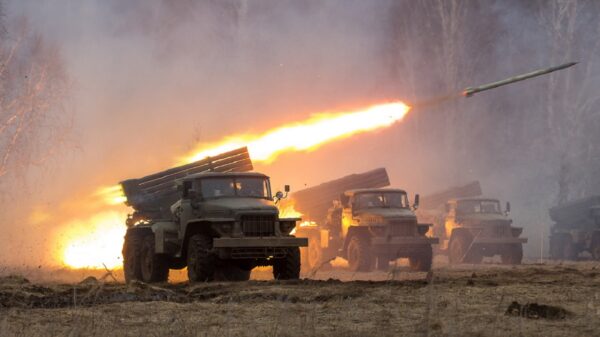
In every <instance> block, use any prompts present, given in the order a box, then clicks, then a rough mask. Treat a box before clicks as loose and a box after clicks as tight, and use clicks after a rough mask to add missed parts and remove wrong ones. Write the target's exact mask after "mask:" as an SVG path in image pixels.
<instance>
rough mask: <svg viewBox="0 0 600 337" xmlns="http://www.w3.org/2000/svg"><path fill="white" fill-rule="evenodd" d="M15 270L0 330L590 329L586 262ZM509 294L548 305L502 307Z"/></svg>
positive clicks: (591, 283) (544, 332)
mask: <svg viewBox="0 0 600 337" xmlns="http://www.w3.org/2000/svg"><path fill="white" fill-rule="evenodd" d="M438 265H439V263H438ZM21 272H22V273H21V274H23V275H26V276H27V277H28V279H26V278H24V277H22V276H14V274H15V270H14V269H12V270H9V269H4V270H3V269H2V268H0V276H1V277H0V336H70V337H74V336H600V329H599V327H600V287H599V286H600V264H598V263H594V262H578V263H548V264H534V263H530V264H525V265H522V266H517V267H509V266H500V265H495V264H484V265H479V266H472V265H462V266H459V267H449V266H444V265H441V266H438V267H436V268H434V270H433V272H432V273H430V274H426V273H415V272H410V271H408V270H406V269H404V268H398V269H396V270H395V272H393V273H390V272H387V273H386V272H374V273H351V272H347V271H345V270H343V268H334V269H333V270H330V271H320V272H317V273H316V274H315V275H313V276H312V278H311V279H303V280H300V281H288V282H278V281H273V280H270V278H271V276H270V273H269V270H266V269H263V270H258V271H256V272H253V276H252V277H253V279H254V280H252V281H249V282H241V283H211V284H198V285H188V284H187V283H185V282H183V281H180V282H178V280H179V279H181V280H183V279H184V274H182V273H177V274H174V275H173V277H172V279H175V281H174V282H172V283H170V284H160V285H156V286H154V285H153V286H150V285H146V284H141V283H135V284H130V285H125V284H123V283H122V282H115V281H113V280H112V278H111V277H106V278H105V279H103V280H102V279H101V277H102V276H103V274H106V273H105V272H95V275H94V276H95V277H88V278H87V279H85V276H86V275H91V274H94V273H93V272H90V271H87V272H81V271H80V272H69V271H64V270H63V271H54V273H51V272H49V271H45V270H37V271H36V270H22V271H21ZM115 276H116V277H117V280H120V275H118V273H116V275H115ZM81 280H83V281H81ZM514 301H516V302H518V303H519V304H521V305H524V304H527V303H537V304H541V305H549V306H554V307H556V308H554V309H555V310H554V309H553V308H550V309H548V310H546V311H535V310H533V309H535V308H534V306H530V307H529V308H530V309H531V308H533V309H532V310H529V311H527V310H522V311H519V310H518V309H517V310H516V311H515V313H514V314H513V315H507V314H506V311H507V308H508V307H509V305H511V303H512V302H514ZM513 307H514V305H513ZM551 309H552V310H551ZM563 309H564V310H563ZM553 310H554V311H553ZM540 316H542V317H540ZM544 316H546V317H544Z"/></svg>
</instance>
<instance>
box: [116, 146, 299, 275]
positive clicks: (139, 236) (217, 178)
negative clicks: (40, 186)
mask: <svg viewBox="0 0 600 337" xmlns="http://www.w3.org/2000/svg"><path fill="white" fill-rule="evenodd" d="M250 170H252V162H251V160H250V157H249V155H248V152H247V150H246V149H245V148H243V149H240V150H235V151H231V152H228V153H225V154H222V155H219V156H216V157H211V158H207V159H204V160H200V161H197V162H195V163H192V164H188V165H184V166H180V167H176V168H173V169H170V170H167V171H163V172H159V173H156V174H153V175H149V176H146V177H144V178H140V179H130V180H126V181H123V182H121V186H122V188H123V191H124V193H125V196H126V197H127V204H128V205H129V206H131V207H133V209H134V212H133V214H131V215H130V216H129V217H128V219H127V222H126V223H127V226H128V228H127V232H126V235H125V242H124V245H123V267H124V272H125V279H126V281H127V282H130V281H132V280H139V281H143V282H147V283H151V282H165V281H167V279H168V275H169V270H170V269H182V268H185V267H187V273H188V278H189V280H190V282H207V281H213V280H228V281H242V280H248V279H249V277H250V272H251V270H252V269H253V268H254V267H256V266H267V265H269V266H273V274H274V277H275V278H276V279H297V278H298V277H299V274H300V251H299V247H301V246H306V245H307V244H308V242H307V239H304V238H295V237H293V236H292V235H290V232H291V231H292V230H293V229H294V227H295V225H296V221H297V220H299V219H281V218H279V212H278V209H277V207H276V206H275V203H274V201H276V200H277V199H278V198H282V197H283V193H282V192H278V193H277V194H276V195H275V197H274V196H273V195H272V194H271V186H270V181H269V177H267V176H266V175H264V174H261V173H256V172H248V171H250ZM286 190H289V188H287V187H286ZM274 199H275V200H274Z"/></svg>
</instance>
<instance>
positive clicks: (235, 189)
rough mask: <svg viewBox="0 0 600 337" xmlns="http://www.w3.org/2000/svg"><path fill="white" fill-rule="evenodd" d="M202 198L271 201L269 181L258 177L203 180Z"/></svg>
mask: <svg viewBox="0 0 600 337" xmlns="http://www.w3.org/2000/svg"><path fill="white" fill-rule="evenodd" d="M200 186H201V190H202V196H203V197H204V198H222V197H244V198H263V199H271V189H270V186H269V179H266V178H260V177H227V178H205V179H202V180H201V182H200Z"/></svg>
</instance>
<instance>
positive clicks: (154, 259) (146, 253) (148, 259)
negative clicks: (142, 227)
mask: <svg viewBox="0 0 600 337" xmlns="http://www.w3.org/2000/svg"><path fill="white" fill-rule="evenodd" d="M154 247H155V243H154V235H146V236H145V237H144V240H143V241H142V248H141V254H140V262H141V263H140V264H141V272H142V281H144V282H146V283H154V282H167V280H168V279H169V260H168V258H167V256H165V255H162V254H156V253H155V252H154V251H155V250H154Z"/></svg>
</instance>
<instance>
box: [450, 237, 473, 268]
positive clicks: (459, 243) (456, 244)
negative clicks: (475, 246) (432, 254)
mask: <svg viewBox="0 0 600 337" xmlns="http://www.w3.org/2000/svg"><path fill="white" fill-rule="evenodd" d="M470 244H471V239H470V238H469V237H467V236H466V235H463V234H458V235H453V236H452V237H451V238H450V243H449V244H448V260H450V264H459V263H462V262H463V260H466V256H465V255H466V253H467V250H468V249H469V245H470Z"/></svg>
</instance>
